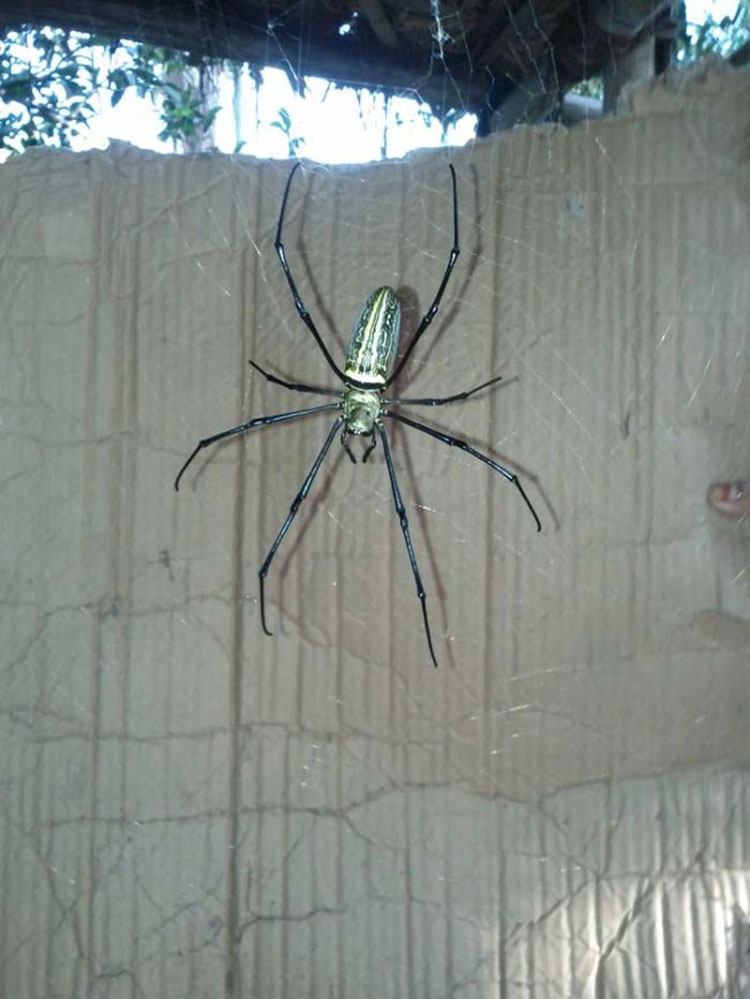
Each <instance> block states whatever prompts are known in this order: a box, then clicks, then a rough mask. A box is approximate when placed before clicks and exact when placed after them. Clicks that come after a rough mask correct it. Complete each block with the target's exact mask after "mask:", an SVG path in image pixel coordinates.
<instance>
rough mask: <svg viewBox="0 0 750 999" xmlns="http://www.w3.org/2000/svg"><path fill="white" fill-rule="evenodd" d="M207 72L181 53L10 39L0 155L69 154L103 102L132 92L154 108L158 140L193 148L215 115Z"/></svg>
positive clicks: (79, 38)
mask: <svg viewBox="0 0 750 999" xmlns="http://www.w3.org/2000/svg"><path fill="white" fill-rule="evenodd" d="M207 68H208V63H207V61H205V60H204V61H196V60H193V59H191V58H190V57H189V56H188V55H186V54H185V53H182V52H175V51H171V50H168V49H164V48H158V47H155V46H152V45H143V44H140V43H135V42H128V41H121V40H117V41H113V40H111V39H107V38H101V37H98V36H94V35H83V34H79V33H77V32H67V31H63V30H62V29H59V28H24V29H22V30H20V31H11V32H8V33H7V34H6V35H5V38H4V40H3V45H2V46H0V149H6V150H11V151H14V152H20V151H22V150H23V149H27V148H28V147H30V146H40V145H55V146H63V147H69V146H70V144H71V141H72V140H73V139H74V138H75V137H77V136H79V135H81V134H82V133H83V132H85V130H86V128H87V126H88V124H89V122H90V121H91V119H92V118H93V117H94V115H96V114H97V113H98V109H99V107H100V106H101V101H102V100H103V99H106V96H107V95H108V97H109V101H110V103H111V105H112V106H113V107H115V106H116V105H117V104H118V103H119V102H120V101H121V100H122V98H123V96H124V95H125V93H126V92H127V90H128V89H130V88H133V89H134V90H135V92H136V93H137V94H138V95H139V96H141V97H143V96H147V95H148V96H150V97H151V98H152V100H154V102H155V104H156V105H157V107H158V109H159V115H160V118H161V122H162V126H163V128H162V131H161V133H160V138H162V139H166V140H172V141H173V142H174V143H175V144H177V143H190V142H193V143H195V142H196V141H197V140H200V139H202V138H203V137H205V136H207V135H209V133H210V129H211V125H212V124H213V121H214V118H215V117H216V114H217V112H218V111H219V108H218V107H216V106H207V103H206V100H205V96H204V92H203V86H202V84H203V80H204V74H205V72H206V71H207Z"/></svg>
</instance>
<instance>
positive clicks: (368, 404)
mask: <svg viewBox="0 0 750 999" xmlns="http://www.w3.org/2000/svg"><path fill="white" fill-rule="evenodd" d="M342 410H343V414H344V426H345V427H346V429H347V430H348V431H349V433H350V434H371V433H372V429H373V427H374V426H375V421H376V420H377V418H378V416H379V415H380V393H379V392H378V391H376V390H373V391H371V390H370V389H358V388H350V389H347V390H346V392H345V393H344V401H343V404H342Z"/></svg>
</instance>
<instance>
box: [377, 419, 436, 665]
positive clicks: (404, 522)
mask: <svg viewBox="0 0 750 999" xmlns="http://www.w3.org/2000/svg"><path fill="white" fill-rule="evenodd" d="M377 428H378V433H379V434H380V439H381V440H382V442H383V453H384V454H385V463H386V465H387V466H388V475H389V477H390V480H391V492H392V493H393V505H394V506H395V507H396V513H397V514H398V519H399V520H400V521H401V530H402V532H403V535H404V541H405V542H406V551H407V553H408V555H409V561H410V562H411V571H412V573H413V575H414V582H415V583H416V584H417V595H418V596H419V600H420V602H421V604H422V617H423V619H424V630H425V633H426V635H427V644H428V645H429V647H430V655H431V656H432V663H433V665H434V666H437V659H436V658H435V650H434V649H433V647H432V635H431V634H430V622H429V621H428V620H427V603H426V602H425V592H424V585H423V584H422V577H421V576H420V575H419V567H418V566H417V557H416V555H415V554H414V546H413V545H412V543H411V534H410V533H409V520H408V518H407V516H406V508H405V507H404V501H403V500H402V499H401V491H400V490H399V488H398V481H397V480H396V469H395V468H394V467H393V458H392V457H391V449H390V446H389V444H388V436H387V434H386V432H385V428H384V427H383V426H381V424H379V423H378V424H377Z"/></svg>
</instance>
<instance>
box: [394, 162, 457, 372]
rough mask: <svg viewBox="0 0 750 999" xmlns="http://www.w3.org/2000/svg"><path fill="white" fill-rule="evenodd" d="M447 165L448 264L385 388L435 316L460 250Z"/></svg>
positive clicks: (454, 201) (454, 185)
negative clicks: (450, 204) (450, 219)
mask: <svg viewBox="0 0 750 999" xmlns="http://www.w3.org/2000/svg"><path fill="white" fill-rule="evenodd" d="M448 166H449V168H450V172H451V184H452V186H453V247H452V249H451V252H450V256H449V257H448V266H447V267H446V268H445V274H443V280H442V281H441V282H440V287H439V288H438V290H437V295H435V298H434V299H433V301H432V305H431V306H430V307H429V309H428V310H427V312H425V314H424V316H423V317H422V322H421V323H420V324H419V326H418V327H417V331H416V333H415V334H414V336H413V337H412V338H411V340H410V341H409V346H408V347H407V348H406V350H405V351H404V355H403V357H402V358H401V360H400V361H399V362H398V364H397V365H396V367H395V368H394V369H393V371H392V373H391V374H390V375H389V376H388V378H386V380H385V384H384V386H383V387H384V388H387V387H388V386H389V385H390V384H391V382H392V381H394V380H395V379H396V378H397V377H398V375H399V373H400V371H401V369H402V368H403V366H404V365H405V364H406V362H407V361H408V359H409V357H410V355H411V352H412V351H413V350H414V348H415V347H416V346H417V342H418V340H419V338H420V337H421V336H422V334H423V333H424V331H425V330H426V329H427V327H428V326H429V325H430V323H431V322H432V320H433V319H434V318H435V314H436V312H437V310H438V307H439V305H440V299H441V298H442V297H443V292H444V291H445V289H446V286H447V284H448V279H449V278H450V276H451V271H452V270H453V268H454V266H455V263H456V261H457V260H458V255H459V253H460V252H461V247H460V246H459V245H458V194H457V193H456V171H455V170H454V169H453V164H452V163H449V164H448Z"/></svg>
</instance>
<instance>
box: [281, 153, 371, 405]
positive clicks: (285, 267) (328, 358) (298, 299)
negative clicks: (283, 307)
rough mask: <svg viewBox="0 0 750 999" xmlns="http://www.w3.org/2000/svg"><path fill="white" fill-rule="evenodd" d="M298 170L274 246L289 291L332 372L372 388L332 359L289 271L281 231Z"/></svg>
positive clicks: (283, 207)
mask: <svg viewBox="0 0 750 999" xmlns="http://www.w3.org/2000/svg"><path fill="white" fill-rule="evenodd" d="M298 169H299V163H295V164H294V166H293V167H292V172H291V173H290V174H289V179H288V180H287V182H286V187H285V188H284V197H283V198H282V199H281V211H280V212H279V224H278V226H277V228H276V240H275V242H274V244H273V245H274V248H275V250H276V253H277V254H278V257H279V260H280V261H281V267H282V269H283V271H284V275H285V277H286V281H287V284H288V285H289V290H290V291H291V293H292V298H293V299H294V305H295V308H296V309H297V312H298V313H299V316H300V319H301V320H302V322H303V323H304V324H305V326H307V328H308V329H309V330H310V332H311V333H312V335H313V336H314V337H315V342H316V343H317V345H318V346H319V347H320V349H321V351H322V352H323V356H324V357H325V359H326V361H327V362H328V366H329V367H330V368H331V370H332V371H334V372H335V373H336V375H337V377H339V378H340V379H341V381H342V382H344V384H345V385H355V386H356V387H357V388H364V389H367V388H372V385H371V384H370V383H368V382H361V381H358V380H357V379H356V378H349V377H348V376H347V375H345V374H344V372H343V371H342V370H341V368H340V367H339V366H338V364H336V362H335V361H334V359H333V358H332V357H331V354H330V351H329V350H328V348H327V347H326V345H325V344H324V343H323V339H322V337H321V335H320V333H318V330H317V327H316V326H315V323H314V322H313V319H312V316H311V315H310V313H309V312H308V311H307V308H306V307H305V303H304V302H303V301H302V299H301V297H300V294H299V292H298V291H297V285H296V284H295V283H294V278H293V277H292V272H291V270H290V269H289V264H288V263H287V259H286V252H285V250H284V244H283V242H282V239H281V231H282V228H283V226H284V214H285V212H286V203H287V201H288V199H289V191H290V189H291V186H292V180H293V179H294V175H295V173H296V172H297V170H298Z"/></svg>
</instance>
